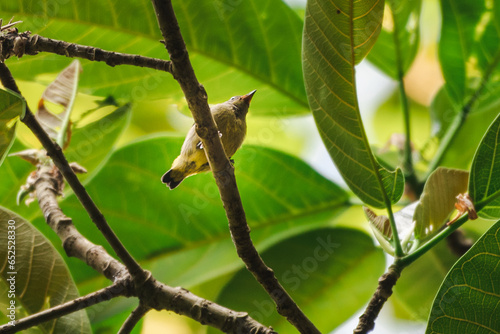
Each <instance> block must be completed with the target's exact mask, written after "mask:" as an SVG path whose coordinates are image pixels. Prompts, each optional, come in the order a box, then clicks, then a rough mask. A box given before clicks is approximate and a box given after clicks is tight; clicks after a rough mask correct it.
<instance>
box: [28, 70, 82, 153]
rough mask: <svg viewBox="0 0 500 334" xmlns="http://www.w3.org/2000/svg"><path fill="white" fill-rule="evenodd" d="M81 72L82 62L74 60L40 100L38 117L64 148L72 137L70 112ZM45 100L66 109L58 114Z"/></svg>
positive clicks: (46, 129)
mask: <svg viewBox="0 0 500 334" xmlns="http://www.w3.org/2000/svg"><path fill="white" fill-rule="evenodd" d="M80 72H81V65H80V62H79V61H78V60H74V61H73V62H72V63H71V64H70V65H69V66H68V67H66V68H65V69H64V70H63V71H62V72H61V73H59V75H58V76H57V78H56V79H55V80H54V81H53V82H52V83H51V84H50V85H49V86H48V87H47V89H45V91H44V92H43V95H42V98H41V99H40V101H39V102H38V110H37V113H36V118H37V119H38V121H39V122H40V124H41V125H42V127H43V129H44V130H45V131H46V132H47V133H48V134H49V136H50V137H51V138H52V139H54V140H57V143H58V144H59V145H60V146H61V147H63V148H65V147H66V146H67V145H68V144H69V141H70V138H71V121H70V114H71V110H72V109H73V104H74V101H75V97H76V90H77V87H78V79H79V76H80ZM45 102H51V103H54V104H57V105H60V106H62V107H63V108H64V109H63V111H62V112H61V113H59V114H56V113H54V112H52V111H50V110H49V109H47V107H46V105H45Z"/></svg>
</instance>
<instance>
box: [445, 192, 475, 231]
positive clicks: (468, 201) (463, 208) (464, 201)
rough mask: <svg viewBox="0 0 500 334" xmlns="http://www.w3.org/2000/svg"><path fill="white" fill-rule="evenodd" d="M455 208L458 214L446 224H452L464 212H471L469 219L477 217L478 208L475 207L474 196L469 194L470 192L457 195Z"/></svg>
mask: <svg viewBox="0 0 500 334" xmlns="http://www.w3.org/2000/svg"><path fill="white" fill-rule="evenodd" d="M455 208H456V209H457V211H458V212H457V214H456V216H455V217H454V218H453V219H452V220H450V221H449V222H448V223H446V225H448V226H449V225H451V224H453V223H454V222H456V221H457V219H458V218H460V216H461V215H463V214H464V213H466V212H467V213H468V214H469V219H470V220H474V219H477V212H476V208H475V207H474V203H472V198H471V197H470V196H469V194H459V195H458V196H457V202H456V203H455Z"/></svg>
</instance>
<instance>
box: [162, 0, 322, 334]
mask: <svg viewBox="0 0 500 334" xmlns="http://www.w3.org/2000/svg"><path fill="white" fill-rule="evenodd" d="M152 2H153V6H154V8H155V12H156V17H157V20H158V24H159V26H160V30H161V33H162V36H163V38H164V39H165V46H166V48H167V51H168V53H169V55H170V60H171V61H172V70H173V72H172V74H173V76H174V78H175V79H177V81H178V82H179V85H180V86H181V88H182V90H183V92H184V96H185V97H186V101H187V104H188V106H189V109H190V110H191V113H192V114H193V118H194V121H195V123H196V133H197V134H198V136H200V138H201V140H202V142H203V146H204V148H205V152H206V154H207V159H208V162H209V164H210V167H211V169H212V172H213V174H214V177H215V181H216V183H217V186H218V188H219V192H220V195H221V199H222V203H223V205H224V209H225V210H226V216H227V218H228V222H229V229H230V231H231V236H232V239H233V242H234V244H235V247H236V250H237V252H238V256H239V257H240V258H241V259H242V260H243V262H244V263H245V265H246V266H247V268H248V270H249V271H250V272H251V273H252V274H253V275H254V276H255V278H256V279H257V281H258V282H259V283H260V284H261V285H262V286H263V287H264V289H265V290H266V291H267V293H268V294H269V295H270V296H271V298H272V299H273V300H274V302H275V303H276V305H277V310H278V313H279V314H281V315H282V316H284V317H286V318H287V319H288V321H289V322H290V323H291V324H293V325H294V326H295V327H296V328H297V329H298V330H299V332H301V333H308V334H314V333H320V331H319V330H318V329H317V328H316V327H315V326H314V325H313V323H312V322H311V321H310V320H309V319H308V318H307V317H306V315H305V314H304V313H303V312H302V310H301V309H300V308H299V307H298V306H297V304H296V303H295V302H294V301H293V299H292V298H291V297H290V295H289V294H288V293H287V292H286V290H285V289H284V288H283V286H282V285H281V284H280V283H279V281H278V279H277V278H276V276H275V275H274V272H273V271H272V269H271V268H269V267H267V266H266V264H265V263H264V261H263V260H262V259H261V257H260V255H259V253H258V252H257V250H256V249H255V247H254V245H253V243H252V240H251V238H250V228H249V226H248V224H247V221H246V216H245V211H244V209H243V204H242V202H241V198H240V194H239V192H238V186H237V184H236V179H235V176H234V167H233V166H232V164H231V163H230V162H229V160H228V158H227V156H226V154H225V152H224V149H223V147H222V143H221V141H220V138H219V136H218V131H217V127H216V125H215V122H214V119H213V117H212V114H211V112H210V108H209V106H208V103H207V93H206V91H205V88H204V87H203V86H202V85H201V84H200V83H199V82H198V79H197V78H196V75H195V73H194V70H193V67H192V65H191V62H190V60H189V55H188V51H187V49H186V44H185V43H184V39H183V37H182V34H181V31H180V28H179V24H178V22H177V18H176V16H175V13H174V9H173V7H172V2H171V1H164V0H152Z"/></svg>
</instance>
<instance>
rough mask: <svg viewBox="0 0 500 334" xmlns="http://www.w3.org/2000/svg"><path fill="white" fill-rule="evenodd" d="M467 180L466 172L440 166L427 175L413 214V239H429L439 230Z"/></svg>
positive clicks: (465, 189) (463, 189)
mask: <svg viewBox="0 0 500 334" xmlns="http://www.w3.org/2000/svg"><path fill="white" fill-rule="evenodd" d="M468 180H469V173H468V172H466V171H462V170H458V169H448V168H442V167H439V168H438V169H436V170H435V171H434V172H433V173H432V174H431V175H430V176H429V179H427V182H426V183H425V186H424V191H423V192H422V195H421V197H420V201H419V204H418V206H417V208H416V209H415V214H414V215H413V220H415V221H416V225H415V239H420V240H425V239H429V238H431V237H432V236H433V235H435V234H436V233H438V232H439V230H440V229H441V227H442V226H443V225H444V224H445V223H446V221H447V219H448V217H449V216H450V214H451V213H452V212H453V210H454V209H455V203H456V202H457V200H456V196H457V195H458V194H463V193H465V192H466V191H467V185H468Z"/></svg>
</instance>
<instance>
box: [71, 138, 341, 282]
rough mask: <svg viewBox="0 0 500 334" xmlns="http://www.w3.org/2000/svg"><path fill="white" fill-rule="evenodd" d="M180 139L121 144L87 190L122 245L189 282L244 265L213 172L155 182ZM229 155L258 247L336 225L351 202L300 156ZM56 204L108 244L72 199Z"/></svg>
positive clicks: (157, 270) (169, 278) (79, 276)
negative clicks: (175, 182)
mask: <svg viewBox="0 0 500 334" xmlns="http://www.w3.org/2000/svg"><path fill="white" fill-rule="evenodd" d="M182 142H183V138H171V137H155V138H149V139H144V140H142V141H140V142H136V143H133V144H130V145H128V146H126V147H123V148H121V149H119V150H118V151H116V152H115V153H114V154H113V156H112V157H111V158H110V160H109V161H108V163H107V164H106V166H105V167H104V168H103V169H102V170H101V171H100V172H99V174H98V175H96V176H95V177H94V178H92V180H91V181H90V182H89V184H88V186H87V190H88V191H89V193H91V194H92V196H93V198H94V200H95V201H96V203H97V205H98V206H99V208H100V209H101V210H102V212H103V214H104V215H105V216H106V219H107V220H108V222H109V223H110V224H111V226H112V227H113V229H114V230H115V231H116V233H117V234H118V236H119V237H120V239H121V241H122V242H123V243H124V245H125V246H126V247H127V248H128V249H130V250H131V252H132V254H133V255H134V256H135V257H136V258H137V259H138V260H140V261H145V262H141V263H144V264H145V265H146V266H147V267H148V268H149V269H151V270H152V271H153V273H154V274H155V277H158V279H160V280H162V281H166V282H169V284H172V285H179V284H182V286H185V287H189V286H194V285H196V284H199V283H201V282H204V281H206V280H209V279H212V278H214V277H217V276H220V275H222V274H226V273H228V272H232V271H234V270H236V269H239V268H240V267H241V266H242V263H241V261H240V260H239V259H238V257H237V255H236V252H235V251H234V245H233V244H232V241H231V238H230V234H229V231H228V228H227V218H226V216H225V212H224V209H223V207H222V203H221V202H220V195H219V193H218V190H217V187H216V185H215V182H214V179H213V176H212V175H211V173H204V174H200V175H195V176H193V177H189V178H187V179H186V180H185V181H183V183H182V184H181V185H180V186H179V187H178V188H176V189H175V190H173V191H170V190H169V189H167V188H166V187H165V185H163V184H162V183H161V181H160V177H161V175H162V174H163V173H164V172H165V171H166V170H167V169H169V168H170V165H171V163H172V161H173V160H174V159H175V158H176V157H177V155H178V154H179V151H180V147H181V146H182ZM234 160H235V168H236V177H237V181H238V188H239V190H240V194H241V197H242V200H243V204H244V207H245V212H246V215H247V219H248V222H249V224H250V227H251V228H252V239H253V240H254V242H255V243H256V245H257V247H258V249H260V250H262V249H265V248H267V247H269V246H270V245H272V244H274V243H276V242H278V241H279V240H282V239H283V238H286V237H288V236H290V235H295V234H297V233H301V232H303V231H308V230H311V229H316V228H318V227H321V226H325V225H329V224H333V223H334V222H335V217H336V215H338V214H339V211H340V210H341V209H343V208H347V207H348V205H347V203H346V202H347V200H348V196H347V194H346V193H345V192H344V191H343V190H342V189H341V188H339V187H338V186H337V185H335V184H334V183H332V182H330V181H328V180H327V179H325V178H323V177H322V176H320V175H319V174H318V173H317V172H315V171H314V170H313V169H312V168H311V167H309V166H308V165H306V164H305V163H304V162H303V161H301V160H299V159H297V158H294V157H292V156H289V155H286V154H283V153H282V152H278V151H275V150H271V149H265V148H262V147H256V146H248V145H245V146H243V147H242V148H241V149H240V150H239V151H238V152H237V153H236V155H235V156H234ZM61 206H62V208H63V210H64V211H65V213H66V214H67V215H68V216H70V217H72V218H73V220H74V221H75V222H79V227H80V229H81V233H83V234H84V235H87V236H89V238H90V239H91V240H92V241H94V242H96V243H97V244H103V245H106V242H105V240H104V238H103V237H102V236H101V235H100V234H99V233H96V228H95V226H94V225H93V224H92V223H91V221H90V220H89V218H88V215H87V214H86V212H85V211H84V210H83V209H82V208H81V205H80V203H79V202H78V200H77V199H76V198H75V197H74V196H71V197H68V198H67V199H65V200H64V201H63V202H62V203H61ZM138 239H140V240H142V241H144V242H142V241H141V242H138ZM200 258H203V261H200ZM70 267H71V268H72V272H73V273H75V279H76V280H77V281H78V282H82V281H84V280H87V279H90V278H92V277H95V273H94V272H93V271H92V270H90V269H88V268H81V266H78V267H73V266H71V265H70ZM73 269H74V270H73Z"/></svg>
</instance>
